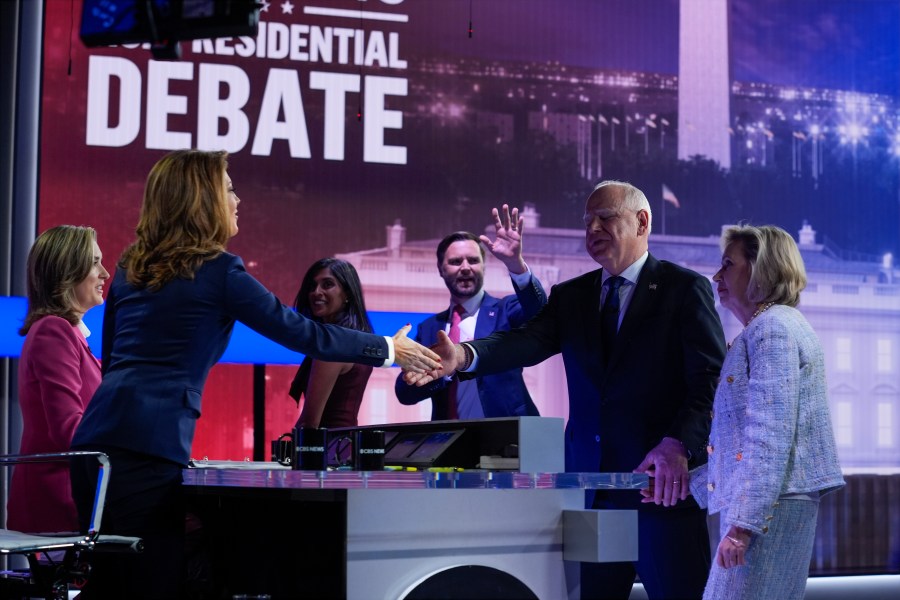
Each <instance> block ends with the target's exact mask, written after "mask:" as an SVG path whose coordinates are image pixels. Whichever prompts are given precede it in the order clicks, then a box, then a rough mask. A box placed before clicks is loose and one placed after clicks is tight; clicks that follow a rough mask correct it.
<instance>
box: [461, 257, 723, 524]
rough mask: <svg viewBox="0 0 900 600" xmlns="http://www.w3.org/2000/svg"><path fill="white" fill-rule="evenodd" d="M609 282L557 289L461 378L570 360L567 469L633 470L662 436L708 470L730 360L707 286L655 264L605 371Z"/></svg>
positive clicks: (644, 275)
mask: <svg viewBox="0 0 900 600" xmlns="http://www.w3.org/2000/svg"><path fill="white" fill-rule="evenodd" d="M601 275H602V270H600V269H598V270H596V271H592V272H590V273H587V274H585V275H582V276H580V277H576V278H575V279H571V280H569V281H565V282H563V283H560V284H558V285H556V286H554V287H553V289H552V290H551V293H550V301H549V302H548V304H547V306H546V307H544V309H543V310H542V311H541V312H540V313H539V314H538V316H537V317H535V318H534V319H532V320H531V321H529V322H528V323H527V324H526V325H525V326H524V327H522V328H519V329H515V330H512V331H505V332H502V333H496V334H494V335H492V336H490V337H488V338H486V339H483V340H477V341H473V342H471V344H472V346H473V347H474V348H475V350H476V351H477V353H478V364H477V369H476V370H475V372H473V373H465V374H463V375H462V377H463V378H466V377H471V376H482V375H485V374H487V373H494V372H499V371H503V370H506V369H510V368H512V367H520V366H529V365H534V364H537V363H539V362H541V361H543V360H545V359H547V358H549V357H550V356H552V355H554V354H556V353H559V352H562V355H563V361H564V363H565V368H566V378H567V380H568V388H569V420H568V423H567V424H566V470H567V471H573V472H592V471H600V472H631V471H632V470H633V469H634V468H635V467H637V466H638V465H639V464H640V463H641V462H642V461H643V460H644V458H645V456H646V455H647V453H648V452H649V451H650V450H651V449H653V447H655V446H656V445H657V444H658V443H659V442H660V440H661V439H662V438H663V437H673V438H675V439H678V440H680V441H681V442H682V443H683V444H684V446H685V448H686V449H687V450H688V452H689V456H690V463H691V465H699V464H701V463H703V462H705V460H706V444H707V439H708V437H709V426H710V420H711V410H712V403H713V397H714V394H715V388H716V383H717V381H718V377H719V370H720V369H721V366H722V360H723V358H724V356H725V339H724V335H723V333H722V325H721V322H720V321H719V316H718V313H717V312H716V309H715V301H714V299H713V295H712V287H711V286H710V284H709V281H708V280H707V279H706V278H705V277H703V276H702V275H700V274H698V273H695V272H694V271H691V270H688V269H685V268H683V267H680V266H678V265H675V264H673V263H670V262H666V261H658V260H656V259H655V258H654V257H653V256H652V255H651V256H649V257H648V258H647V262H646V263H645V264H644V268H643V269H642V270H641V274H640V277H639V279H638V282H637V285H636V288H635V290H634V293H633V295H632V297H631V302H630V304H629V305H628V308H627V311H626V312H625V315H624V318H623V319H622V323H621V325H620V327H619V333H618V337H617V340H616V345H615V348H614V351H613V353H612V354H611V355H610V356H609V360H608V363H607V364H606V365H605V366H604V353H605V349H604V348H603V347H602V345H601V341H600V340H601V336H600V328H601V321H600V297H601V296H600V291H601ZM613 495H614V494H610V496H613ZM634 496H636V495H634ZM629 497H631V495H629ZM631 500H632V501H635V502H636V501H637V500H638V499H637V498H631ZM643 506H646V507H652V506H655V505H652V504H648V505H643Z"/></svg>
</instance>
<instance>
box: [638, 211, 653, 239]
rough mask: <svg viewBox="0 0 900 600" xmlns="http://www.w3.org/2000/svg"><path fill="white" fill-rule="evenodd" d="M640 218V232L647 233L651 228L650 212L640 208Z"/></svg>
mask: <svg viewBox="0 0 900 600" xmlns="http://www.w3.org/2000/svg"><path fill="white" fill-rule="evenodd" d="M637 218H638V234H641V235H643V234H645V233H647V230H648V229H649V228H650V214H649V213H648V212H647V211H646V210H643V209H642V210H640V211H638V214H637Z"/></svg>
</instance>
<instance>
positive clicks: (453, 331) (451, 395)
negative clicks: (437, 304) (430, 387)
mask: <svg viewBox="0 0 900 600" xmlns="http://www.w3.org/2000/svg"><path fill="white" fill-rule="evenodd" d="M462 315H463V307H462V305H461V304H457V305H455V306H454V307H453V312H452V313H451V315H450V332H449V333H448V334H447V335H448V337H449V338H450V341H451V342H453V343H454V344H458V343H459V323H460V321H462ZM458 385H459V380H458V379H457V378H456V377H454V378H453V380H452V381H450V386H449V387H448V388H447V418H448V419H458V418H459V410H458V409H457V402H456V388H457V386H458Z"/></svg>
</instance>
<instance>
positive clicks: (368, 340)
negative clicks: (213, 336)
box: [225, 257, 389, 366]
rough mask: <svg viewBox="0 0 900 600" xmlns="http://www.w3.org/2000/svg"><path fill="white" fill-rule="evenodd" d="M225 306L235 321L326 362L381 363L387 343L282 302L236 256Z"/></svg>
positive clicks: (379, 338)
mask: <svg viewBox="0 0 900 600" xmlns="http://www.w3.org/2000/svg"><path fill="white" fill-rule="evenodd" d="M225 306H226V310H227V312H228V313H229V314H230V315H231V316H232V317H233V318H235V319H236V320H238V321H240V322H242V323H244V324H245V325H247V326H248V327H249V328H250V329H252V330H254V331H256V332H257V333H259V334H260V335H263V336H265V337H267V338H269V339H271V340H273V341H275V342H277V343H279V344H281V345H282V346H284V347H286V348H290V349H291V350H294V351H296V352H302V353H303V354H306V355H309V356H311V357H313V358H317V359H320V360H327V361H341V362H354V363H359V364H365V365H372V366H382V365H383V364H384V362H385V361H386V360H387V358H388V354H389V351H388V343H387V341H386V340H385V339H384V338H383V337H382V336H380V335H375V334H372V333H365V332H362V331H356V330H353V329H346V328H344V327H339V326H336V325H324V324H321V323H317V322H315V321H313V320H311V319H307V318H306V317H304V316H303V315H301V314H298V313H297V312H295V311H294V310H293V309H291V308H288V307H286V306H285V305H283V304H282V303H281V302H280V301H279V300H278V298H276V297H275V295H274V294H273V293H272V292H270V291H269V290H267V289H266V288H265V287H264V286H263V285H262V284H261V283H259V282H258V281H257V280H256V279H255V278H254V277H253V276H252V275H250V274H249V273H247V272H246V270H245V269H244V264H243V262H242V261H241V260H240V259H239V258H237V257H235V260H234V261H233V262H231V263H230V264H229V266H228V273H227V277H226V285H225Z"/></svg>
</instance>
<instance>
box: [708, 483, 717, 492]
mask: <svg viewBox="0 0 900 600" xmlns="http://www.w3.org/2000/svg"><path fill="white" fill-rule="evenodd" d="M706 489H708V490H709V491H710V492H712V491H714V490H715V489H716V484H714V483H713V482H711V481H710V482H709V483H707V484H706Z"/></svg>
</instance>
